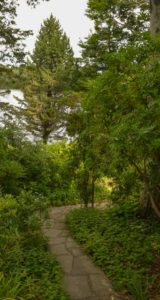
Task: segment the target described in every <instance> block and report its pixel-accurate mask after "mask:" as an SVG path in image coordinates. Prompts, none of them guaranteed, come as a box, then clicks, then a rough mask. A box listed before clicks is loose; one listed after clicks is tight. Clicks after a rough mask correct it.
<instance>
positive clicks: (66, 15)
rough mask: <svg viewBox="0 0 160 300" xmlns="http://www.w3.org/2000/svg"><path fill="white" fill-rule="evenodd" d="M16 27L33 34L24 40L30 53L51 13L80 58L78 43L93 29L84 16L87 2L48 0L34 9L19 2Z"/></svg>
mask: <svg viewBox="0 0 160 300" xmlns="http://www.w3.org/2000/svg"><path fill="white" fill-rule="evenodd" d="M20 3H21V4H20V6H19V8H18V11H17V13H18V16H17V25H18V27H20V28H21V29H27V30H28V29H29V30H30V29H31V30H32V31H33V33H34V35H33V36H32V37H29V38H28V39H27V40H26V45H27V50H28V51H32V50H33V48H34V43H35V40H36V36H37V34H38V32H39V30H40V26H41V24H42V23H43V20H45V19H46V18H48V17H49V16H50V15H51V13H52V14H53V16H54V17H56V18H57V19H58V20H59V22H60V24H61V27H62V28H63V30H64V32H66V34H67V36H68V37H69V39H70V43H71V46H72V48H73V51H74V53H75V56H80V48H79V46H78V43H79V41H80V39H84V38H85V37H87V35H88V34H89V32H90V30H91V29H92V28H93V24H92V22H91V21H90V20H89V19H88V18H87V17H86V16H85V10H86V8H87V0H50V1H49V2H42V3H41V4H39V5H38V6H37V7H36V8H31V7H28V6H27V4H26V0H20Z"/></svg>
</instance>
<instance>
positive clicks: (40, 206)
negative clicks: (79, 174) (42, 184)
mask: <svg viewBox="0 0 160 300" xmlns="http://www.w3.org/2000/svg"><path fill="white" fill-rule="evenodd" d="M46 206H47V202H44V199H42V198H40V197H38V196H36V195H32V194H31V193H24V192H23V193H22V194H21V195H20V196H19V197H18V198H17V199H16V198H13V196H10V195H6V196H5V197H3V198H2V197H0V216H1V219H0V270H1V272H0V299H9V298H11V299H24V300H28V299H32V300H33V299H48V300H51V299H55V300H57V299H63V300H67V299H68V297H67V296H66V295H65V294H64V292H63V290H62V286H61V270H60V267H59V265H58V263H57V261H56V260H55V258H54V257H53V256H51V255H50V254H49V253H48V251H47V243H46V240H45V239H44V238H43V237H42V235H41V234H40V225H41V224H42V222H39V221H42V219H41V218H42V210H43V215H44V212H45V209H46ZM40 213H41V214H40Z"/></svg>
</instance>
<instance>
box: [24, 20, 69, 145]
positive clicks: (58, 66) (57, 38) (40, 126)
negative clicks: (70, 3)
mask: <svg viewBox="0 0 160 300" xmlns="http://www.w3.org/2000/svg"><path fill="white" fill-rule="evenodd" d="M32 58H33V65H32V67H31V68H29V70H27V72H26V78H27V79H26V82H25V84H24V89H23V91H24V101H23V106H22V108H21V113H22V114H23V115H24V117H25V123H26V124H27V130H29V131H30V132H31V133H32V134H33V135H34V136H38V137H39V138H41V139H42V140H43V142H44V143H47V141H48V139H49V138H50V137H51V136H53V134H57V130H60V129H63V128H64V125H65V124H64V123H65V121H64V115H65V113H66V112H67V110H68V108H69V100H68V99H69V98H70V97H69V96H70V93H69V90H70V88H71V86H72V82H73V80H74V71H75V63H74V56H73V51H72V49H71V47H70V43H69V39H68V38H67V36H66V34H65V33H64V32H63V30H62V29H61V26H60V24H59V22H58V21H57V20H56V19H55V18H54V17H53V16H52V15H51V16H50V18H48V19H47V20H45V21H44V23H43V25H42V26H41V29H40V32H39V35H38V38H37V41H36V44H35V49H34V52H33V56H32Z"/></svg>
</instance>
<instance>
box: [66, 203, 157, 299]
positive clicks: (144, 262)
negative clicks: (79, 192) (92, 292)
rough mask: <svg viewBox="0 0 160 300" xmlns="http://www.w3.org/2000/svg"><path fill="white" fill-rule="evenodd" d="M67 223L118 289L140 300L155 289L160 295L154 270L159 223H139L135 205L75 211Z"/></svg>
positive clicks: (152, 220) (149, 220)
mask: <svg viewBox="0 0 160 300" xmlns="http://www.w3.org/2000/svg"><path fill="white" fill-rule="evenodd" d="M67 223H68V225H69V228H70V230H71V232H72V234H73V236H74V237H75V238H76V239H77V240H78V241H79V242H80V243H81V244H82V245H83V247H84V249H85V250H86V252H87V253H89V254H90V255H92V257H93V259H94V260H95V261H96V262H97V264H98V265H99V266H100V267H102V269H103V270H104V271H105V272H106V274H107V276H109V277H110V278H111V279H112V281H113V284H114V286H115V287H116V288H118V289H121V290H127V291H128V292H129V293H131V294H132V295H133V296H134V299H137V300H139V299H148V295H149V294H152V293H153V290H154V289H155V290H154V294H156V293H157V294H159V293H160V290H159V287H158V286H157V287H156V282H158V278H159V272H158V269H157V270H156V268H155V269H154V264H156V261H158V259H159V255H160V252H159V250H158V249H159V247H160V239H159V237H158V236H159V233H160V226H159V222H158V221H157V220H155V219H152V218H151V219H148V220H142V219H140V218H139V214H138V206H137V203H136V202H135V201H133V200H131V199H130V201H128V203H125V202H124V203H123V204H121V205H118V206H116V207H113V208H112V209H109V210H106V211H98V210H93V209H81V210H75V211H73V212H71V213H70V215H69V216H68V218H67ZM157 237H158V238H157ZM151 270H152V271H151ZM157 272H158V273H157ZM156 277H157V279H156ZM156 280H157V281H156ZM154 281H155V283H154ZM149 299H151V298H149Z"/></svg>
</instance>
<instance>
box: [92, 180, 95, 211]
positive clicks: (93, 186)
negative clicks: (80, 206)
mask: <svg viewBox="0 0 160 300" xmlns="http://www.w3.org/2000/svg"><path fill="white" fill-rule="evenodd" d="M94 192H95V177H94V176H92V187H91V203H92V208H94Z"/></svg>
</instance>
